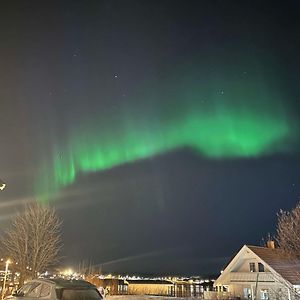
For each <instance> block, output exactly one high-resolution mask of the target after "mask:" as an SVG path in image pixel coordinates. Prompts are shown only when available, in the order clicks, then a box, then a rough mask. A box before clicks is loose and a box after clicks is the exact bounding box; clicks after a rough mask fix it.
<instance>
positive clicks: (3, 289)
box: [1, 259, 10, 300]
mask: <svg viewBox="0 0 300 300" xmlns="http://www.w3.org/2000/svg"><path fill="white" fill-rule="evenodd" d="M9 264H10V260H9V259H8V260H7V261H6V263H5V273H4V280H3V287H2V296H1V300H3V299H4V295H5V284H6V278H7V273H8V265H9Z"/></svg>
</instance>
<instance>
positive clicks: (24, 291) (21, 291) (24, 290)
mask: <svg viewBox="0 0 300 300" xmlns="http://www.w3.org/2000/svg"><path fill="white" fill-rule="evenodd" d="M31 288H32V284H29V283H27V284H24V285H23V286H22V287H21V288H20V289H19V290H18V294H20V295H21V294H23V295H24V296H26V295H27V294H28V292H29V291H30V290H31Z"/></svg>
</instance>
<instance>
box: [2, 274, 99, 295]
mask: <svg viewBox="0 0 300 300" xmlns="http://www.w3.org/2000/svg"><path fill="white" fill-rule="evenodd" d="M5 299H7V300H34V299H45V300H48V299H49V300H101V299H103V298H102V296H101V294H100V293H99V291H98V290H97V288H96V286H94V285H93V284H91V283H89V282H87V281H84V280H75V279H74V280H67V279H61V278H55V279H35V280H31V281H29V282H27V283H25V284H24V285H23V286H22V287H21V288H20V289H18V290H17V291H15V292H14V293H13V294H12V295H11V296H8V297H6V298H5Z"/></svg>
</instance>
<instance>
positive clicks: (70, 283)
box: [38, 278, 96, 288]
mask: <svg viewBox="0 0 300 300" xmlns="http://www.w3.org/2000/svg"><path fill="white" fill-rule="evenodd" d="M38 281H43V282H48V283H51V284H55V285H56V286H57V287H58V288H96V287H95V286H94V285H93V284H91V283H89V282H87V281H84V280H76V279H63V278H53V279H38Z"/></svg>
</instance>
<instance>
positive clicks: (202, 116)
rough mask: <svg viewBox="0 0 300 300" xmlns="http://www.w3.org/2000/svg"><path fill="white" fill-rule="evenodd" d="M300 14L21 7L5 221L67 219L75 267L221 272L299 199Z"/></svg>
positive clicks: (2, 71)
mask: <svg viewBox="0 0 300 300" xmlns="http://www.w3.org/2000/svg"><path fill="white" fill-rule="evenodd" d="M299 28H300V5H299V2H298V1H296V0H294V1H292V0H290V1H230V0H228V1H221V0H220V1H214V0H207V1H200V0H199V1H183V0H182V1H175V0H172V1H146V0H145V1H144V0H136V1H131V0H126V1H125V0H119V1H114V0H106V1H101V0H98V1H75V0H74V1H10V3H9V4H6V5H2V8H1V11H0V37H1V42H0V62H1V65H0V105H1V106H0V114H1V117H0V126H1V129H2V130H1V142H0V145H1V148H0V166H1V168H0V178H1V179H2V180H3V181H4V182H6V183H7V187H6V189H5V190H4V191H0V208H1V210H0V223H1V230H3V229H5V228H6V227H7V226H8V224H9V221H10V219H11V218H12V217H13V215H14V213H15V212H16V211H18V210H21V209H22V208H23V205H24V203H26V202H27V201H32V199H36V200H37V201H38V202H40V203H43V204H49V205H53V206H55V207H56V208H57V210H58V214H59V215H60V217H61V218H62V219H63V226H62V234H63V243H64V248H63V251H62V255H63V256H64V258H63V261H62V263H63V264H64V265H67V266H73V267H74V268H75V267H76V266H77V264H78V262H79V261H81V260H84V259H85V260H86V261H91V262H92V264H94V265H96V266H97V267H99V268H102V270H103V271H104V272H116V273H117V272H121V273H131V274H133V273H135V274H137V273H142V274H182V275H184V274H185V275H195V274H198V275H201V274H203V275H205V274H218V273H219V271H220V270H221V269H222V267H223V266H224V264H225V263H226V262H227V260H228V259H229V258H230V257H231V256H232V255H233V254H234V252H235V251H237V250H238V249H239V248H240V247H241V246H242V245H243V244H256V245H259V244H260V243H261V240H262V238H263V237H266V236H267V234H268V233H271V234H273V233H274V232H275V227H276V213H277V212H278V211H279V210H280V209H281V208H282V209H288V210H290V209H291V208H292V207H294V206H295V205H296V203H297V202H298V201H299V200H300V182H299V179H300V124H299V123H300V90H299V78H300V68H299V66H300V38H299V37H300V29H299Z"/></svg>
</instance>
